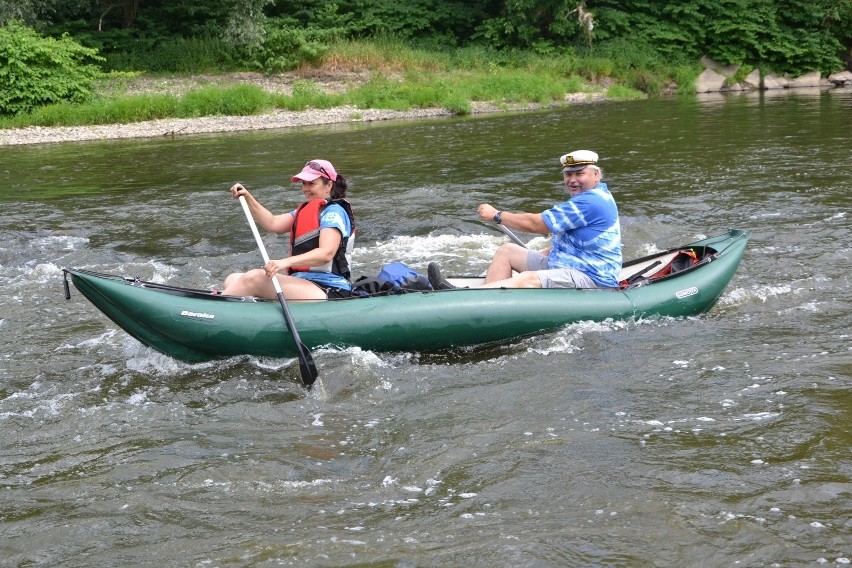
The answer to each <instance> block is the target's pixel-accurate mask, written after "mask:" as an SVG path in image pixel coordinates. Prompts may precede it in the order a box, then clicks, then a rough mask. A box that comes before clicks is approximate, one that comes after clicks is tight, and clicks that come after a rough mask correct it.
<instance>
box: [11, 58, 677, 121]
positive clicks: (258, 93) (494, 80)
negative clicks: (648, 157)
mask: <svg viewBox="0 0 852 568" xmlns="http://www.w3.org/2000/svg"><path fill="white" fill-rule="evenodd" d="M617 69H618V64H617V62H616V61H613V60H611V59H607V58H601V57H595V58H590V57H586V58H580V57H576V56H572V57H568V56H565V57H554V56H541V55H534V54H528V53H506V52H492V51H487V50H483V49H471V50H458V51H455V52H441V53H435V52H429V51H423V50H417V49H412V48H410V47H406V46H405V45H403V44H400V43H394V42H377V41H369V42H368V41H359V42H349V41H347V42H340V43H337V44H334V45H333V46H332V48H331V49H330V50H328V52H326V53H325V54H324V55H323V56H322V57H321V58H320V59H319V60H317V61H316V62H315V63H312V64H310V65H304V66H303V67H302V68H300V69H298V70H296V72H294V73H293V74H292V76H293V77H294V78H295V80H293V82H292V85H291V88H290V89H289V92H287V93H281V92H271V91H269V90H267V89H265V88H263V87H262V86H259V85H253V84H231V85H228V84H216V85H207V86H201V87H199V88H196V89H194V90H190V91H189V92H185V93H180V94H174V93H141V94H134V93H133V92H132V87H133V85H134V81H135V80H137V79H138V78H139V77H138V76H136V74H126V73H125V74H121V75H117V76H112V77H107V78H105V79H104V80H103V81H102V82H101V85H100V87H99V88H98V90H97V93H96V94H94V95H93V96H92V97H91V98H90V100H89V101H88V102H85V103H80V104H55V105H50V106H44V107H40V108H38V109H36V110H35V111H34V112H32V113H29V114H25V115H19V116H15V117H11V118H5V119H0V127H2V128H20V127H26V126H83V125H97V124H125V123H132V122H138V121H144V120H153V119H160V118H196V117H201V116H216V115H232V116H247V115H256V114H263V113H268V112H271V111H273V110H274V109H285V110H305V109H309V108H316V109H325V108H332V107H337V106H344V105H350V106H353V107H356V108H362V109H367V108H372V109H390V110H409V109H414V108H444V109H448V110H450V111H452V112H455V113H458V114H467V113H470V112H471V109H472V104H473V103H476V102H489V103H492V104H495V105H498V106H507V107H508V106H511V105H517V104H524V103H537V104H542V105H548V104H560V103H561V102H562V101H564V100H565V98H566V96H567V95H570V94H572V93H583V92H605V94H606V96H607V97H610V98H616V99H625V98H641V97H644V96H646V95H645V94H644V93H642V92H641V91H639V90H637V89H635V88H632V87H631V86H630V81H629V76H628V77H619V74H618V73H617ZM353 75H356V76H358V77H362V78H363V80H360V81H354V82H353V81H350V80H349V78H350V77H352V76H353ZM320 76H321V77H323V78H324V81H322V82H320V81H316V80H312V79H310V78H304V77H320ZM667 76H671V73H668V74H666V72H663V73H661V74H660V75H659V77H656V78H654V80H655V81H657V82H662V81H664V80H668V79H666V77H667ZM134 77H136V79H135V78H134ZM299 77H303V78H299ZM329 77H331V78H334V77H340V81H339V82H338V83H337V84H336V85H335V88H329V86H328V80H327V79H328V78H329ZM644 80H645V81H647V80H648V78H647V77H645V79H644ZM226 83H227V81H226Z"/></svg>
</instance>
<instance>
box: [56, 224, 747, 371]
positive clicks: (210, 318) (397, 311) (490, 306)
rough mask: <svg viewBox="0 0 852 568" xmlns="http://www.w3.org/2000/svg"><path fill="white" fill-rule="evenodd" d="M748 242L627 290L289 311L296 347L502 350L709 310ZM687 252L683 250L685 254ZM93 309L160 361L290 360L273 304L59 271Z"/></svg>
mask: <svg viewBox="0 0 852 568" xmlns="http://www.w3.org/2000/svg"><path fill="white" fill-rule="evenodd" d="M747 241H748V233H745V232H742V231H735V230H731V231H729V232H728V233H727V234H725V235H720V236H719V237H713V238H711V239H705V240H703V241H698V242H696V243H691V244H690V245H686V247H690V246H706V247H712V250H717V251H719V252H718V254H717V255H715V258H713V259H712V261H710V262H707V263H706V265H704V266H700V267H696V268H694V269H691V270H689V271H686V272H685V273H684V274H682V275H678V276H676V277H668V278H665V279H662V280H660V281H658V282H655V283H653V284H650V285H647V286H642V287H636V288H632V289H626V290H623V291H608V290H566V289H534V290H527V289H524V290H521V289H497V290H485V289H459V290H442V291H428V292H414V293H409V294H401V295H393V296H377V297H371V298H358V299H347V300H339V301H329V302H307V303H297V302H291V303H289V307H290V311H291V314H292V317H293V321H294V323H295V324H296V326H297V329H298V330H299V335H300V336H301V339H302V342H303V343H304V344H305V345H306V346H307V347H308V348H310V349H315V348H318V347H334V348H345V347H351V346H357V347H361V348H363V349H366V350H371V351H402V352H419V351H438V350H444V349H451V348H456V347H463V346H470V345H478V344H485V343H494V342H502V341H507V340H511V339H516V338H520V337H525V336H530V335H535V334H538V333H542V332H546V331H550V330H554V329H558V328H560V327H562V326H564V325H567V324H571V323H575V322H578V321H584V320H591V321H602V320H605V319H609V318H612V319H616V320H622V319H624V320H629V319H639V318H647V317H651V316H673V317H681V316H690V315H697V314H701V313H704V312H706V311H707V310H709V309H710V308H711V307H712V306H713V305H714V304H715V303H716V301H717V300H718V298H719V297H720V296H721V294H722V292H723V291H724V289H725V287H726V286H727V284H728V283H729V282H730V280H731V278H732V277H733V275H734V273H735V272H736V270H737V267H738V266H739V264H740V261H741V259H742V256H743V253H744V251H745V247H746V243H747ZM686 247H684V248H686ZM66 273H67V274H69V275H70V276H71V281H72V282H73V284H74V286H75V288H77V289H78V290H79V291H80V292H81V293H82V294H83V295H84V296H85V297H86V298H87V299H88V300H89V301H90V302H91V303H92V304H94V305H95V306H96V307H97V308H98V309H99V310H101V311H102V312H103V313H104V314H105V315H106V316H107V317H109V318H110V319H111V320H112V321H113V322H115V323H116V324H117V325H119V326H120V327H121V328H122V329H124V330H125V331H127V332H128V333H129V334H130V335H132V336H133V337H135V338H136V339H138V340H139V341H141V342H142V343H144V344H145V345H148V346H149V347H151V348H153V349H156V350H157V351H160V352H162V353H165V354H166V355H169V356H171V357H174V358H175V359H179V360H181V361H186V362H200V361H207V360H211V359H217V358H224V357H233V356H237V355H255V356H260V357H275V358H279V357H280V358H290V357H295V356H296V351H295V345H294V343H293V340H292V337H291V336H290V334H289V332H288V330H287V327H286V324H285V322H284V318H283V315H282V313H281V307H280V305H279V304H278V303H277V302H269V301H256V300H252V299H238V298H233V297H223V296H215V295H211V294H209V293H206V292H203V291H198V290H187V289H182V288H171V287H166V286H159V285H155V284H151V283H146V282H140V281H138V280H136V281H133V280H130V279H127V278H121V277H117V276H108V275H99V274H95V273H91V272H87V271H84V270H77V269H66Z"/></svg>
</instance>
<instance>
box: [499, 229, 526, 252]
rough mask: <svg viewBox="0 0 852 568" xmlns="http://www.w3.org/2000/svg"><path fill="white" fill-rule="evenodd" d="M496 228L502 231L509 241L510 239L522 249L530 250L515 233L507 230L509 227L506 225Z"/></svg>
mask: <svg viewBox="0 0 852 568" xmlns="http://www.w3.org/2000/svg"><path fill="white" fill-rule="evenodd" d="M497 227H498V228H499V229H500V230H501V231H503V232H504V233H506V236H508V237H509V238H510V239H512V240H513V241H515V242H516V243H518V244H519V245H521V246H522V247H524V248H530V247H528V246H527V243H525V242H524V241H522V240H521V239H520V238H519V237H518V235H516V234H515V233H513V232H512V229H510V228H509V227H507V226H506V225H497Z"/></svg>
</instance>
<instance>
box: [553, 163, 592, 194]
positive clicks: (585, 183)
mask: <svg viewBox="0 0 852 568" xmlns="http://www.w3.org/2000/svg"><path fill="white" fill-rule="evenodd" d="M562 179H563V180H564V181H565V186H566V187H567V188H568V192H569V193H570V194H571V197H574V196H575V195H579V194H580V193H582V192H584V191H586V190H588V189H592V188H593V187H595V186H596V185H598V182H599V181H600V180H601V172H600V170H598V169H596V168H591V167H588V168H583V169H582V170H580V171H579V172H562Z"/></svg>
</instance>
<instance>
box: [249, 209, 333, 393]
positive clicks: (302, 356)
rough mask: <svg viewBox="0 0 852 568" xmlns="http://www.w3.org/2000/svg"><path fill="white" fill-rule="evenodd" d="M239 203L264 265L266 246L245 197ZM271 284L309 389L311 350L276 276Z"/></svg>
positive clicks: (314, 371) (314, 377)
mask: <svg viewBox="0 0 852 568" xmlns="http://www.w3.org/2000/svg"><path fill="white" fill-rule="evenodd" d="M240 205H242V206H243V213H245V214H246V219H248V222H249V227H251V232H252V234H253V235H254V240H255V241H256V242H257V247H258V248H259V249H260V254H261V255H262V256H263V263H264V265H266V264H268V263H269V255H268V254H266V247H265V246H263V241H262V240H261V239H260V234H259V233H258V232H257V225H256V224H255V222H254V217H252V216H251V211H249V207H248V203H246V198H245V197H244V196H242V195H240ZM272 285H273V286H275V293H276V294H277V295H278V302H279V303H280V304H281V310H282V311H283V312H284V320H285V321H286V322H287V328H288V329H289V330H290V335H292V336H293V341H294V342H295V343H296V351H297V352H298V354H299V371H300V372H301V374H302V384H303V385H305V387H306V388H307V389H308V390H310V388H311V386H312V385H313V384H314V381H316V380H317V376H318V375H319V373H318V372H317V366H316V365H315V364H314V358H313V357H312V356H311V352H310V351H309V350H308V348H307V347H306V346H305V344H304V343H302V340H301V339H300V338H299V331H298V330H297V329H296V324H295V323H294V322H293V317H292V316H291V315H290V308H288V307H287V300H285V299H284V292H282V291H281V283H280V282H278V276H274V277H273V278H272Z"/></svg>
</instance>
